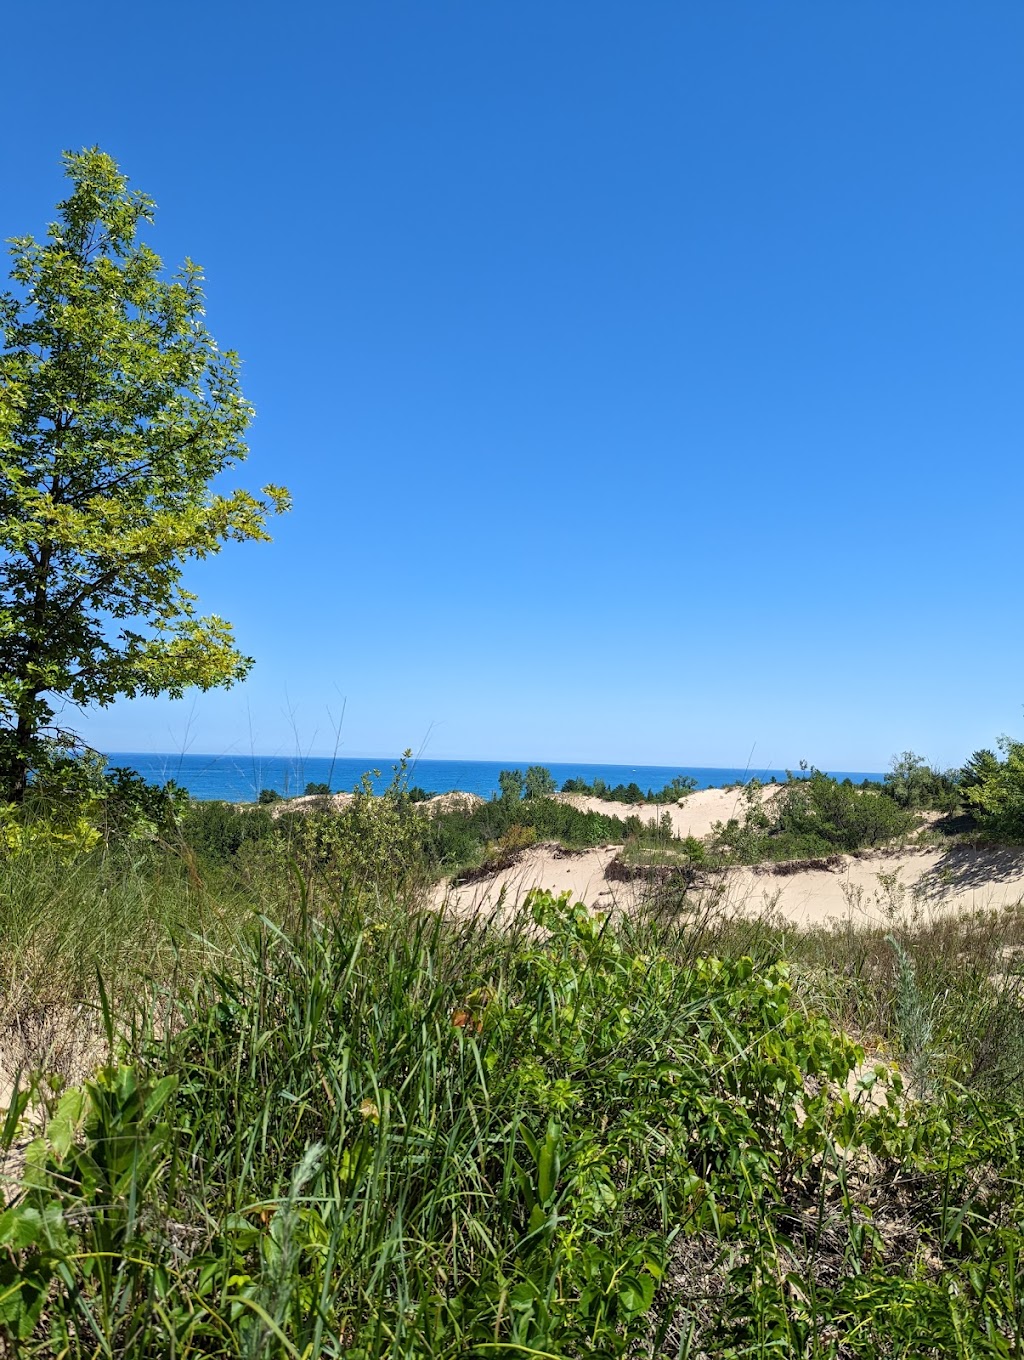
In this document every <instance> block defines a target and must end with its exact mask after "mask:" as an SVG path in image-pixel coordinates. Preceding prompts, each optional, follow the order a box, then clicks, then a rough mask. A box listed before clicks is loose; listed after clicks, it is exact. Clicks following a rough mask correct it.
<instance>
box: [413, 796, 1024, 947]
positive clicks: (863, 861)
mask: <svg viewBox="0 0 1024 1360" xmlns="http://www.w3.org/2000/svg"><path fill="white" fill-rule="evenodd" d="M775 792H776V788H775V787H773V786H772V785H767V786H766V787H765V788H764V789H763V790H762V792H761V797H762V798H771V797H773V796H774V794H775ZM558 797H559V798H560V799H561V800H562V801H564V802H571V803H572V804H573V805H574V806H576V807H579V808H580V809H581V810H583V811H593V812H604V813H609V814H611V815H613V816H616V815H617V816H623V817H624V816H629V815H634V814H635V815H637V816H639V817H641V818H643V820H644V821H647V822H656V821H657V820H658V818H659V817H661V816H662V815H663V814H664V813H666V812H667V813H668V814H669V816H670V817H671V820H672V829H673V831H674V832H675V834H676V835H677V836H696V837H698V838H703V837H704V836H706V835H708V834H709V832H710V831H711V829H712V825H713V823H714V822H717V821H727V820H728V819H729V818H730V817H739V818H742V816H743V812H744V803H743V796H742V793H741V792H740V791H739V790H736V789H732V790H729V789H703V790H701V791H699V792H697V793H693V794H691V795H690V797H689V798H687V799H686V800H685V801H684V803H683V804H682V806H679V805H676V804H671V805H669V806H667V807H665V806H660V805H657V804H650V805H643V806H637V807H629V806H627V805H626V804H621V803H608V802H604V801H602V800H601V799H597V798H587V797H584V796H582V795H579V794H560V795H558ZM619 849H620V847H619V846H604V847H602V848H600V849H595V850H586V851H584V852H582V853H580V854H567V853H566V852H564V851H560V850H558V848H557V847H555V846H552V845H538V846H533V847H531V849H529V850H528V851H526V852H525V853H524V854H523V855H522V856H521V857H520V859H519V861H518V863H517V864H516V865H515V866H514V867H513V868H511V869H506V870H503V871H502V872H501V873H499V874H496V875H494V876H493V877H492V878H489V879H481V880H478V881H477V882H475V883H468V884H466V885H464V886H463V887H459V888H448V887H446V886H445V885H440V886H439V887H438V889H437V890H436V891H435V894H434V897H433V901H434V903H435V904H436V905H440V904H441V903H442V902H447V903H448V904H449V906H451V907H452V908H454V909H456V910H458V911H459V912H473V911H478V910H482V911H487V910H490V909H493V908H494V907H495V906H496V905H497V903H498V901H499V899H500V900H502V901H503V902H504V903H505V904H507V905H509V906H511V905H512V904H514V903H515V902H516V901H517V900H519V899H521V898H522V897H523V896H525V894H526V893H527V892H528V891H529V890H530V889H531V888H549V889H551V890H552V891H553V892H557V893H561V892H566V891H568V892H571V893H572V895H573V897H574V898H575V899H577V900H579V901H581V902H585V903H586V904H587V905H588V906H591V907H593V908H595V909H597V910H608V909H610V908H613V907H619V908H622V909H628V908H629V907H631V906H634V905H636V903H637V902H638V900H640V899H641V898H642V897H643V895H644V894H645V893H647V892H649V891H650V889H649V888H648V887H647V886H646V885H644V884H643V883H638V882H634V883H622V882H614V881H610V880H608V879H606V878H605V869H606V868H607V866H608V864H609V863H610V862H611V861H612V859H614V858H615V855H616V854H617V852H618V850H619ZM893 875H895V880H894V881H892V880H891V876H893ZM705 887H706V890H707V891H718V892H720V894H721V898H722V905H723V907H724V908H726V909H731V910H742V911H744V912H760V911H763V910H764V909H765V908H766V907H772V908H774V909H775V910H777V911H778V912H780V913H781V914H782V915H783V916H784V917H786V918H787V919H788V920H790V921H792V922H793V923H794V924H800V925H813V924H819V923H821V922H823V921H826V920H828V919H829V918H841V919H847V918H849V919H852V920H853V921H855V922H863V923H868V922H871V921H884V920H886V919H887V918H888V917H890V916H891V915H892V914H893V913H894V912H895V913H897V914H899V915H900V916H901V918H902V919H904V920H908V921H909V920H910V919H912V918H913V917H914V916H915V914H916V915H917V916H918V917H919V918H922V919H923V918H926V917H927V916H928V915H929V914H931V913H934V912H937V911H942V912H946V911H974V910H979V909H987V908H1002V907H1008V906H1013V905H1016V904H1017V903H1018V902H1021V901H1024V851H1022V852H1014V851H1009V850H1001V851H986V850H970V849H961V848H950V849H941V848H927V849H914V848H910V849H905V850H891V851H875V852H871V853H864V854H859V855H843V856H841V857H840V862H839V864H838V866H837V867H836V868H834V869H802V870H800V871H799V872H797V873H790V874H786V873H778V872H772V870H771V869H770V868H765V867H758V868H744V869H731V870H728V871H726V872H725V873H722V874H716V875H707V876H706V879H705Z"/></svg>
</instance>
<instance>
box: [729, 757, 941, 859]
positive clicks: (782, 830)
mask: <svg viewBox="0 0 1024 1360" xmlns="http://www.w3.org/2000/svg"><path fill="white" fill-rule="evenodd" d="M766 790H767V796H765V791H766ZM743 799H744V804H745V808H744V814H743V818H742V820H740V818H732V819H730V820H729V821H728V822H725V823H722V822H719V823H718V824H717V825H716V827H715V834H714V837H713V840H712V848H713V850H714V851H715V852H716V853H717V854H718V855H720V856H721V857H722V859H723V861H724V862H726V863H737V864H757V863H759V862H761V861H762V860H785V859H814V858H821V857H826V856H829V855H835V854H842V853H848V852H850V851H854V850H860V849H863V848H865V847H876V846H881V845H886V844H889V843H891V842H893V841H895V840H899V839H900V838H902V837H905V836H907V835H908V834H909V832H910V831H911V830H912V828H913V827H914V826H915V818H914V815H913V813H912V812H911V811H910V810H909V809H908V808H905V807H901V806H900V805H899V803H897V801H896V800H895V799H894V798H891V797H888V796H887V795H886V794H885V793H884V792H879V791H876V790H874V789H870V788H868V789H857V788H854V786H853V785H852V784H850V783H849V782H844V783H839V782H838V781H837V780H835V779H831V778H830V777H829V776H828V775H825V774H822V773H821V771H820V770H811V772H810V775H809V777H808V778H801V777H797V778H793V777H792V776H791V777H790V778H789V779H788V780H787V782H786V783H785V784H780V785H778V786H777V788H776V787H773V786H770V785H768V786H766V785H762V784H761V783H760V782H759V781H758V780H756V779H755V780H751V782H750V783H749V784H748V785H747V786H746V787H745V789H744V792H743Z"/></svg>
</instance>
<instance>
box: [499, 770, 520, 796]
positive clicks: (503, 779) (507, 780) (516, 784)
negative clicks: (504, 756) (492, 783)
mask: <svg viewBox="0 0 1024 1360" xmlns="http://www.w3.org/2000/svg"><path fill="white" fill-rule="evenodd" d="M525 787H526V781H525V779H524V778H523V772H522V770H499V771H498V788H499V789H501V797H502V799H503V801H504V802H506V803H518V802H519V801H520V799H521V798H522V796H523V790H524V788H525Z"/></svg>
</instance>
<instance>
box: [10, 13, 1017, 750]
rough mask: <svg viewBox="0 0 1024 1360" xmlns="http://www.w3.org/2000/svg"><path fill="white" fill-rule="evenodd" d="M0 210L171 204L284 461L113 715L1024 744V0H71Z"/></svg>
mask: <svg viewBox="0 0 1024 1360" xmlns="http://www.w3.org/2000/svg"><path fill="white" fill-rule="evenodd" d="M4 32H5V46H6V48H7V51H8V54H9V58H10V59H8V60H7V61H6V62H5V65H4V77H3V85H4V94H3V102H4V105H5V112H6V116H5V117H4V118H3V120H2V124H0V138H2V148H3V166H4V174H3V181H2V187H0V234H2V235H4V236H9V235H12V234H14V233H21V232H27V231H33V232H37V233H40V234H41V233H42V231H43V230H44V228H45V224H46V222H47V221H48V220H49V219H50V217H51V216H52V209H53V204H54V203H55V202H56V201H57V199H58V198H60V197H61V196H62V193H63V185H62V179H61V170H60V163H59V155H60V152H61V150H62V149H63V148H65V147H70V148H79V147H81V146H83V145H86V144H92V143H98V144H99V145H100V146H101V147H103V149H105V150H107V151H109V152H111V153H112V154H113V155H114V156H115V157H116V158H117V159H118V161H119V162H120V164H121V166H122V168H123V169H124V170H125V171H126V172H127V173H128V174H129V175H130V176H131V178H132V181H133V184H134V185H135V186H136V187H138V188H141V189H144V190H145V191H147V192H148V193H150V194H151V195H152V196H153V197H154V198H155V199H156V200H157V203H158V205H159V212H158V218H157V224H156V229H155V231H154V232H152V233H151V234H150V237H149V239H150V240H151V242H152V244H154V245H155V247H156V248H157V249H158V250H159V251H160V253H161V254H162V255H163V257H164V259H165V261H166V262H167V263H168V265H176V264H178V263H179V262H180V260H181V259H182V258H183V257H184V256H185V255H186V254H189V255H191V256H192V257H194V258H195V259H197V260H198V261H199V262H200V263H201V264H202V265H203V266H204V267H205V269H206V272H207V279H208V316H207V319H208V323H209V326H210V329H211V331H212V333H213V334H214V335H215V337H216V338H217V339H218V341H219V342H220V343H221V345H223V346H232V347H234V348H235V349H237V350H238V351H239V352H240V354H241V356H242V358H243V360H244V375H245V383H244V385H245V391H246V394H247V396H249V398H250V399H251V400H252V401H253V402H254V403H255V405H256V407H257V410H258V419H257V421H256V423H255V424H254V426H253V428H252V432H251V456H250V460H249V462H248V463H247V464H246V465H245V466H244V467H243V468H242V469H241V470H240V473H239V475H238V476H237V477H236V479H235V480H236V482H237V483H239V484H244V485H250V486H255V485H258V484H260V483H262V482H264V481H267V480H275V481H281V482H285V483H286V484H287V485H288V486H289V487H290V488H291V490H292V492H293V493H294V500H295V508H294V511H293V513H292V514H291V515H290V516H289V517H288V518H287V520H286V521H279V522H278V524H277V528H276V532H275V542H274V543H273V544H272V545H264V546H259V545H248V546H245V547H238V548H233V549H231V550H227V551H225V552H224V553H223V554H222V555H221V557H219V558H218V559H217V560H216V561H215V562H213V563H210V564H205V565H203V566H202V567H201V568H200V569H197V570H195V571H193V572H190V574H189V581H190V584H191V585H192V586H193V588H195V589H197V590H198V591H199V592H200V594H201V598H202V604H203V606H204V607H205V608H207V609H208V610H210V611H213V612H217V613H220V614H222V615H224V616H226V617H227V618H229V619H231V620H232V621H233V622H234V624H235V626H236V630H237V636H238V640H239V642H240V644H241V645H242V647H243V649H244V650H246V651H248V652H250V653H252V654H253V655H254V656H255V657H256V658H257V665H256V667H255V669H254V671H253V674H252V677H251V679H250V681H249V682H248V683H247V684H246V685H245V686H244V687H242V688H239V689H236V690H232V691H229V692H226V693H222V694H211V695H207V696H199V697H198V698H197V699H196V700H195V702H194V703H193V702H192V701H187V702H185V703H182V704H168V703H160V702H147V703H136V704H128V703H123V704H118V705H117V706H115V707H114V708H112V709H109V710H106V711H103V712H99V713H97V714H95V715H87V716H86V717H85V718H84V719H83V720H82V722H81V730H82V731H83V733H84V734H85V735H86V737H87V738H88V739H89V740H91V741H92V742H93V743H94V744H95V745H97V746H100V747H102V748H106V749H115V750H126V749H127V750H142V749H148V750H168V749H170V750H176V749H179V748H180V747H182V746H186V745H187V746H188V747H189V749H191V750H193V751H209V752H222V751H228V750H235V751H237V750H243V751H248V750H249V749H250V748H251V747H255V749H257V750H259V751H261V752H268V753H273V752H288V751H291V750H293V749H294V748H295V747H296V745H302V746H303V747H304V748H305V747H309V746H310V745H312V746H313V748H314V749H324V748H329V747H330V746H331V744H332V741H333V738H332V737H331V735H330V722H329V719H328V712H329V711H330V712H331V713H333V714H334V716H335V718H337V716H338V714H339V711H340V709H341V701H342V697H345V698H346V699H347V708H346V712H345V724H344V730H343V733H342V741H343V746H342V750H343V752H344V753H346V754H353V755H364V754H366V755H381V756H383V755H390V754H392V753H394V752H396V751H397V750H399V749H401V747H403V746H405V745H411V746H414V747H419V746H420V744H421V743H422V742H423V741H424V739H425V738H427V739H428V740H427V747H426V753H427V754H429V755H432V756H438V757H441V756H466V757H474V756H478V757H483V758H489V757H494V758H503V757H506V756H509V757H517V758H535V759H549V760H552V761H553V760H558V759H570V760H571V759H580V760H584V759H591V760H596V761H624V762H652V763H653V762H657V763H672V762H678V763H685V764H709V765H725V764H743V763H745V761H746V759H747V757H748V755H749V753H750V751H751V748H752V747H753V748H754V749H755V756H754V759H755V762H756V763H757V764H760V765H777V766H783V765H787V764H794V763H795V762H796V761H797V760H799V759H800V758H801V757H803V758H806V759H808V760H811V761H813V762H815V763H817V764H819V765H821V766H824V767H831V768H840V769H842V768H849V769H877V768H884V767H885V766H886V765H887V763H888V760H889V757H890V756H891V754H892V753H893V752H894V751H897V750H902V749H904V748H906V747H911V748H913V749H915V750H917V751H919V752H922V753H923V754H925V755H927V756H930V757H931V758H932V759H934V760H936V761H938V762H941V763H957V764H959V763H960V762H961V761H962V759H963V758H964V757H965V756H966V755H968V754H969V753H970V751H971V750H973V749H974V748H975V747H977V746H979V745H983V744H984V745H990V744H992V743H993V742H994V740H995V738H996V737H997V736H998V735H999V733H1000V732H1004V731H1010V732H1015V733H1018V734H1019V733H1021V732H1024V714H1022V704H1024V664H1022V663H1024V629H1022V627H1021V592H1022V580H1021V577H1022V572H1021V548H1020V544H1021V517H1022V512H1024V505H1022V495H1021V492H1022V481H1024V475H1022V434H1024V404H1022V403H1024V384H1022V379H1024V372H1022V367H1024V365H1022V359H1024V250H1022V246H1024V240H1022V229H1024V178H1022V168H1024V82H1022V79H1021V72H1022V70H1024V6H1022V5H1021V4H1020V3H1019V0H1012V3H1010V2H1006V0H1004V2H1003V3H996V2H992V3H985V4H979V5H966V4H963V3H955V4H954V3H942V0H917V2H916V3H915V2H913V0H908V2H907V3H900V4H892V3H891V2H890V0H867V2H865V0H859V2H858V3H856V4H855V3H852V0H848V2H847V3H838V2H837V3H832V4H814V3H811V2H810V0H806V2H805V3H792V2H791V0H777V2H776V3H772V4H766V3H762V2H761V0H746V2H745V3H743V2H739V0H734V2H732V3H724V4H711V3H704V4H677V3H667V2H661V3H643V4H639V5H637V4H626V3H615V4H610V3H604V2H603V0H586V2H585V3H584V0H576V3H561V4H557V5H552V4H550V3H540V2H539V0H516V3H514V4H512V3H505V4H497V3H488V4H478V3H469V0H462V2H461V3H450V2H448V0H430V3H423V0H410V2H409V3H401V4H400V3H392V2H391V0H374V3H372V4H369V3H361V4H356V3H341V4H329V5H328V4H322V5H321V4H314V3H302V2H301V0H300V3H297V4H291V5H280V6H273V7H268V6H263V7H254V6H243V5H240V4H210V3H209V0H206V3H203V4H201V5H200V4H196V3H193V0H184V2H183V3H175V4H173V5H172V4H170V3H168V2H167V0H158V2H157V3H153V4H150V5H138V4H131V5H128V4H124V3H111V2H110V0H107V3H105V4H104V5H102V6H100V7H99V8H96V7H93V8H92V9H91V10H90V9H83V8H82V7H81V6H80V5H77V4H76V5H71V4H68V3H66V0H57V3H56V4H53V5H50V6H48V7H46V9H45V10H41V9H39V8H38V7H35V6H20V7H15V8H12V9H11V10H10V12H9V13H7V14H5V17H4Z"/></svg>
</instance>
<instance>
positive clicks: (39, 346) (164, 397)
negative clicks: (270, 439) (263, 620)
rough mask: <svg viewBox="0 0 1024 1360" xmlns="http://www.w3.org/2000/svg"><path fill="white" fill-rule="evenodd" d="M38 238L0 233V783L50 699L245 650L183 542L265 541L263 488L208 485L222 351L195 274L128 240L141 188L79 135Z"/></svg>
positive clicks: (52, 704)
mask: <svg viewBox="0 0 1024 1360" xmlns="http://www.w3.org/2000/svg"><path fill="white" fill-rule="evenodd" d="M64 159H65V167H66V171H67V175H68V178H69V180H70V182H71V191H70V194H69V195H68V197H67V198H66V199H65V200H64V201H63V202H62V203H60V204H59V205H58V208H57V220H56V221H55V222H54V223H52V224H51V226H50V227H49V230H48V233H47V239H46V241H45V242H39V241H36V240H35V239H34V238H33V237H31V236H22V237H17V238H15V239H14V240H13V242H12V244H11V255H12V259H13V266H12V269H11V273H10V277H11V280H12V284H13V288H12V289H11V291H8V292H5V293H2V294H0V797H2V796H3V795H4V794H6V796H7V797H8V799H10V800H11V801H14V802H20V801H21V800H22V798H23V797H24V793H25V788H26V784H27V779H28V773H29V770H30V769H31V768H32V763H33V759H34V757H35V756H36V755H37V753H38V751H39V750H40V743H41V742H42V741H43V740H45V739H46V738H47V737H50V738H52V737H53V734H54V732H55V731H56V729H55V726H54V719H55V717H56V716H57V714H58V711H59V710H60V709H61V708H62V707H64V706H65V705H67V704H72V705H76V706H79V707H81V706H87V705H90V704H99V705H106V704H110V703H112V702H113V701H114V699H116V698H117V697H118V696H121V695H125V696H129V697H134V696H136V695H156V694H161V693H167V694H170V695H172V696H175V697H178V696H180V695H181V694H182V693H183V691H184V690H186V689H187V688H189V687H190V686H197V687H199V688H200V689H210V688H212V687H215V686H221V685H230V684H232V683H233V682H234V681H237V680H239V679H241V678H242V677H243V676H244V675H245V674H246V672H247V671H248V669H249V667H250V665H251V664H252V661H251V658H249V657H246V656H244V655H242V653H241V652H240V651H239V650H238V649H237V648H236V646H235V643H234V637H233V634H232V629H231V625H230V624H229V623H227V622H226V621H225V620H224V619H222V618H219V617H218V616H217V615H210V616H209V617H206V618H201V617H199V616H198V614H197V611H196V608H195V603H196V597H195V596H194V595H193V594H191V593H190V592H189V591H187V590H185V589H184V588H183V586H182V579H181V578H182V569H183V566H184V564H185V563H186V562H187V561H188V560H189V559H194V558H205V557H208V556H210V555H211V554H213V553H216V552H218V551H219V550H220V548H221V547H222V545H223V544H224V543H225V541H227V540H237V541H244V540H247V539H267V538H268V537H269V535H268V534H267V531H266V522H267V518H268V516H269V515H271V514H273V513H277V512H279V511H282V510H284V509H286V508H287V505H288V495H287V492H285V491H284V490H283V489H281V488H280V487H275V486H267V487H264V488H263V495H262V497H257V496H254V495H252V494H250V493H249V492H246V491H233V492H228V493H226V494H225V493H221V492H219V491H218V492H215V491H213V490H212V489H211V483H212V482H213V479H214V478H216V477H217V476H219V474H221V473H222V472H224V471H225V469H227V468H230V467H232V466H233V465H234V464H235V463H237V462H240V461H241V460H242V459H244V457H245V455H246V453H247V448H246V445H245V442H244V435H245V431H246V428H247V426H248V424H249V421H250V419H251V417H252V408H251V407H250V406H249V404H248V402H247V401H246V400H245V399H244V397H243V396H242V393H241V390H240V386H239V378H238V368H239V361H238V358H237V356H236V355H235V354H234V353H233V352H231V351H230V350H221V349H219V348H218V347H217V345H216V343H215V342H214V340H213V338H212V337H211V335H210V334H209V332H208V331H207V330H206V327H205V325H204V324H203V292H202V287H201V284H202V275H201V273H200V270H199V268H198V267H197V266H196V265H195V264H193V263H192V262H191V261H189V260H186V262H185V264H184V266H183V267H182V269H181V270H180V272H179V273H177V274H176V275H174V276H173V277H170V278H166V277H165V276H164V273H163V266H162V263H161V261H160V259H159V257H158V256H157V255H156V254H154V252H153V251H152V250H151V249H150V248H149V247H148V246H146V245H144V244H143V243H142V242H141V241H139V240H138V231H139V228H140V227H141V226H142V225H143V224H146V223H151V222H152V220H153V203H152V201H151V200H150V199H149V198H147V197H146V196H145V195H144V194H141V193H138V192H136V191H134V190H130V189H129V187H128V181H127V179H126V178H125V177H124V176H123V175H122V174H120V173H119V171H118V168H117V165H116V164H115V162H114V161H113V160H112V159H111V158H110V157H109V156H107V155H104V154H103V153H102V152H100V151H99V150H98V149H96V148H94V149H92V150H89V151H82V152H80V153H77V154H75V153H67V154H66V156H65V158H64Z"/></svg>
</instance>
